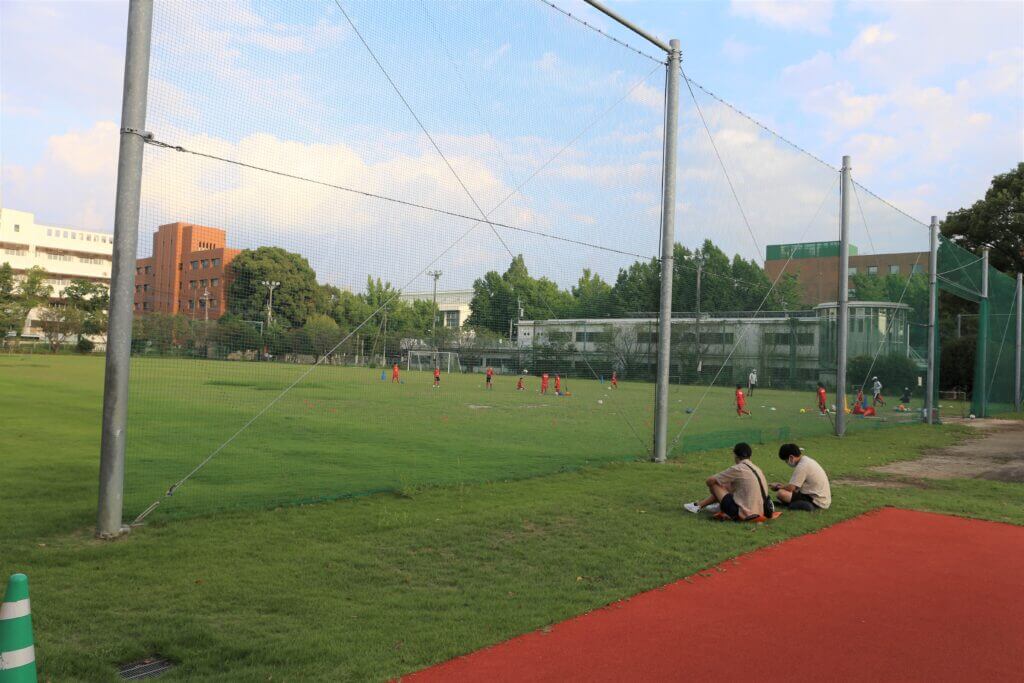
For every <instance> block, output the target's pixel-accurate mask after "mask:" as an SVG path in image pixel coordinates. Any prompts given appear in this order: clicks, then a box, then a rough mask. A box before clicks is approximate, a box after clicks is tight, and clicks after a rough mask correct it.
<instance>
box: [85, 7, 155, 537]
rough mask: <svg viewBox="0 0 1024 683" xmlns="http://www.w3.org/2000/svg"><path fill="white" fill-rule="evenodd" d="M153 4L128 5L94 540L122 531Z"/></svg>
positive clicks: (116, 534)
mask: <svg viewBox="0 0 1024 683" xmlns="http://www.w3.org/2000/svg"><path fill="white" fill-rule="evenodd" d="M152 27H153V2H152V0H131V3H130V4H129V6H128V44H127V48H126V51H125V65H124V97H123V100H122V103H121V149H120V152H119V154H118V160H117V197H116V202H115V205H114V255H113V267H112V272H111V288H110V322H109V332H108V335H107V360H106V373H105V375H104V381H103V434H102V440H101V444H100V487H99V501H98V505H97V512H96V535H97V536H99V537H100V538H113V537H115V536H118V535H120V534H121V533H122V532H123V529H122V525H121V518H122V508H123V504H124V453H125V426H126V424H127V421H128V371H129V367H130V365H131V351H132V315H133V313H132V309H133V304H134V299H135V257H136V253H137V247H138V242H139V202H140V196H141V191H142V156H143V147H144V146H145V141H144V139H143V132H144V131H145V128H146V95H147V90H148V84H149V50H150V38H151V34H152Z"/></svg>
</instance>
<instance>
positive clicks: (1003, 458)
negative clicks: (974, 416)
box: [873, 420, 1024, 482]
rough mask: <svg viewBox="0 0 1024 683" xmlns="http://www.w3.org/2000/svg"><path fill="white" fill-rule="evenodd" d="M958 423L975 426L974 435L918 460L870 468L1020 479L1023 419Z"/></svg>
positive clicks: (1023, 454) (938, 476) (923, 474)
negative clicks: (974, 436)
mask: <svg viewBox="0 0 1024 683" xmlns="http://www.w3.org/2000/svg"><path fill="white" fill-rule="evenodd" d="M947 422H950V420H947ZM958 422H959V421H958ZM962 424H964V425H967V426H969V427H972V428H974V429H977V430H978V432H979V434H978V438H972V439H969V440H967V441H964V442H963V443H959V444H957V445H955V446H951V447H949V448H942V449H939V450H934V451H928V453H927V454H926V455H925V456H924V457H923V458H921V459H919V460H908V461H904V462H894V463H892V464H889V465H884V466H882V467H875V468H873V471H875V472H883V473H885V474H895V475H898V476H902V477H911V478H921V479H991V480H993V481H1007V482H1024V422H1020V421H1017V420H964V421H963V422H962Z"/></svg>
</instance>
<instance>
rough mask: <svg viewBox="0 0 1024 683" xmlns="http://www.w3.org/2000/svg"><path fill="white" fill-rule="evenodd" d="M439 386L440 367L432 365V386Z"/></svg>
mask: <svg viewBox="0 0 1024 683" xmlns="http://www.w3.org/2000/svg"><path fill="white" fill-rule="evenodd" d="M439 386H441V368H440V367H439V366H437V365H435V366H434V388H435V389H437V388H438V387H439Z"/></svg>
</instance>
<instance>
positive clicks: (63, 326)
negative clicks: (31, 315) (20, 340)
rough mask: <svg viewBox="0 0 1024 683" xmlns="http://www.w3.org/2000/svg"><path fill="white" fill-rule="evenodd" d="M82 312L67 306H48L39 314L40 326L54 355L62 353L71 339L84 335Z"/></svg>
mask: <svg viewBox="0 0 1024 683" xmlns="http://www.w3.org/2000/svg"><path fill="white" fill-rule="evenodd" d="M83 320H84V315H83V313H82V311H80V310H78V309H77V308H75V307H74V306H68V305H66V304H54V305H52V306H47V307H46V308H44V309H42V311H40V312H39V324H40V326H41V327H42V330H43V335H44V336H45V337H46V341H47V342H49V344H50V350H51V351H52V352H53V353H57V352H58V351H60V348H61V346H63V345H64V343H65V342H66V341H67V340H68V338H69V337H74V336H77V335H80V334H81V333H82V322H83Z"/></svg>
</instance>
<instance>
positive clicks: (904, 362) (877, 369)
mask: <svg viewBox="0 0 1024 683" xmlns="http://www.w3.org/2000/svg"><path fill="white" fill-rule="evenodd" d="M871 361H872V358H871V356H856V357H854V358H851V359H850V361H849V363H848V364H847V366H846V386H847V389H848V390H849V392H850V393H855V392H856V391H857V388H858V387H859V386H860V385H861V384H862V383H863V384H864V391H865V393H869V392H870V391H871V378H872V377H876V376H877V377H878V379H880V380H881V381H882V386H883V387H885V390H884V391H883V395H884V394H892V395H894V396H898V395H899V394H900V392H902V391H903V387H910V390H911V391H912V392H917V393H920V391H921V390H919V389H917V378H918V377H922V378H923V377H924V370H920V369H918V367H917V363H915V362H914V361H912V360H910V359H909V358H907V357H906V356H902V355H895V354H894V355H889V356H879V357H878V358H877V359H876V360H875V362H874V364H873V365H872V362H871Z"/></svg>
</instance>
